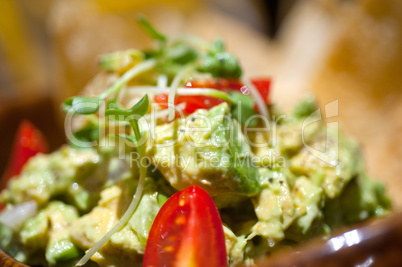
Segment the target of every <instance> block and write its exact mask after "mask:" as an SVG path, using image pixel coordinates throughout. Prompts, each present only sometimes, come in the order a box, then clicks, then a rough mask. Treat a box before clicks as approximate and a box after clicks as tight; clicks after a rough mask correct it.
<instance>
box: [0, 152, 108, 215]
mask: <svg viewBox="0 0 402 267" xmlns="http://www.w3.org/2000/svg"><path fill="white" fill-rule="evenodd" d="M108 164H109V155H108V154H101V153H98V152H97V151H96V150H95V149H85V150H77V149H74V148H72V147H69V146H63V147H62V148H61V149H60V150H58V151H56V152H54V153H52V154H48V155H42V154H41V155H37V156H36V157H34V158H32V159H31V160H29V161H28V163H27V164H26V165H25V167H24V169H23V171H22V173H21V174H20V175H19V176H18V177H16V178H15V179H12V180H10V183H9V184H8V188H7V190H5V191H3V192H2V195H1V197H2V199H4V201H5V202H7V203H12V204H18V203H23V202H26V201H29V200H35V201H36V202H37V203H38V205H39V206H43V205H45V204H46V203H48V202H49V201H50V200H51V199H53V198H55V197H58V198H62V199H63V200H65V201H66V202H67V203H70V204H73V205H75V206H76V207H77V208H79V209H80V210H81V211H87V210H88V209H90V208H91V207H93V206H94V205H95V204H96V202H97V200H98V199H99V192H100V190H101V189H102V187H103V184H104V182H105V181H106V179H107V168H108Z"/></svg>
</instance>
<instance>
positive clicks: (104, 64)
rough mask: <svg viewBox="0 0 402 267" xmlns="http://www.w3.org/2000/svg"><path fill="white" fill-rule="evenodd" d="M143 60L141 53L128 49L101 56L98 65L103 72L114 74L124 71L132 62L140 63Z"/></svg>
mask: <svg viewBox="0 0 402 267" xmlns="http://www.w3.org/2000/svg"><path fill="white" fill-rule="evenodd" d="M143 58H145V56H144V54H143V53H142V52H141V51H139V50H135V49H130V50H126V51H118V52H113V53H107V54H103V55H102V56H101V58H100V60H99V65H100V67H101V68H102V69H103V70H106V71H112V72H116V71H122V70H124V69H125V68H127V67H128V66H129V65H130V64H131V63H133V62H140V61H141V60H142V59H143Z"/></svg>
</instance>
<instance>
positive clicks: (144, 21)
mask: <svg viewBox="0 0 402 267" xmlns="http://www.w3.org/2000/svg"><path fill="white" fill-rule="evenodd" d="M137 20H138V22H139V24H140V26H141V27H142V29H143V30H144V31H145V32H146V33H148V34H149V35H150V36H151V37H152V38H153V39H155V40H158V41H160V42H162V43H164V42H166V41H167V37H166V36H165V35H164V34H162V33H160V32H159V31H157V30H156V29H155V28H154V26H152V24H151V23H150V22H149V21H148V20H147V19H146V18H145V16H143V15H139V16H138V17H137Z"/></svg>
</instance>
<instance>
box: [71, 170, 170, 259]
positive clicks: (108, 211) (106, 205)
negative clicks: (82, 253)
mask: <svg viewBox="0 0 402 267" xmlns="http://www.w3.org/2000/svg"><path fill="white" fill-rule="evenodd" d="M148 174H152V175H153V177H149V176H147V177H146V180H145V187H144V192H143V195H142V198H141V201H140V203H139V205H138V207H137V209H136V211H135V212H134V214H133V216H132V217H131V218H130V220H129V221H128V223H127V224H126V225H125V226H124V227H123V229H121V230H120V231H118V232H117V233H115V234H114V235H113V236H112V237H111V238H110V241H109V242H108V243H106V244H105V246H104V247H103V248H102V249H100V250H99V251H98V253H96V254H95V255H94V256H93V257H92V258H91V259H92V260H93V261H95V262H97V263H98V264H99V265H101V266H110V265H113V266H116V265H117V266H122V265H124V264H126V265H130V266H131V263H132V262H138V261H139V258H140V257H141V256H140V255H141V254H143V253H144V250H145V245H146V241H147V238H148V234H149V230H150V228H151V226H152V223H153V221H154V219H155V217H156V214H157V213H158V211H159V209H160V202H159V201H158V200H159V199H167V198H168V197H169V196H170V195H171V194H173V190H172V188H171V187H170V186H169V185H168V183H167V182H166V181H165V180H164V179H163V178H162V177H161V174H159V173H158V172H157V171H156V172H155V171H154V172H152V171H149V172H148ZM157 177H159V179H157ZM137 179H138V177H129V178H127V179H123V180H121V181H119V182H118V183H117V184H116V185H114V186H111V187H109V188H106V189H104V190H103V191H102V192H101V199H100V201H99V203H98V206H97V207H95V208H94V209H93V210H92V211H91V212H89V213H88V214H86V215H84V216H82V217H80V218H79V219H78V220H76V221H75V222H74V223H73V224H72V226H71V228H70V234H71V237H72V240H73V242H74V244H77V245H78V246H79V247H80V248H81V249H83V250H87V249H89V248H91V247H92V246H93V245H95V243H96V242H97V241H98V240H99V239H100V238H102V236H103V235H105V234H106V233H107V231H108V230H110V229H111V227H112V226H113V225H114V224H115V223H116V222H117V221H118V220H119V219H120V218H121V216H122V215H123V214H124V212H125V210H126V209H127V207H128V205H129V204H130V201H131V199H132V196H133V194H134V192H135V190H136V186H137ZM119 264H120V265H119Z"/></svg>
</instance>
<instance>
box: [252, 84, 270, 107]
mask: <svg viewBox="0 0 402 267" xmlns="http://www.w3.org/2000/svg"><path fill="white" fill-rule="evenodd" d="M250 81H251V83H252V84H253V85H254V86H255V88H256V89H257V90H258V92H259V93H260V95H261V97H262V99H264V102H265V103H266V104H268V103H269V98H268V97H269V92H270V90H271V79H270V78H254V79H250Z"/></svg>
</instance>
